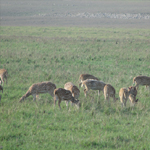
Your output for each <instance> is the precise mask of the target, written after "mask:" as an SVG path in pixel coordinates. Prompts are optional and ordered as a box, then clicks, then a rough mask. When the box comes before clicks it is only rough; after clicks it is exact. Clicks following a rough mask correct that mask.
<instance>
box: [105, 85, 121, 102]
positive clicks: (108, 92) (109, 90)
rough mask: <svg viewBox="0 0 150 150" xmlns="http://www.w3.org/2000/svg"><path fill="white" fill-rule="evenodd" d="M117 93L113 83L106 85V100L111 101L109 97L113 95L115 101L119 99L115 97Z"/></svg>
mask: <svg viewBox="0 0 150 150" xmlns="http://www.w3.org/2000/svg"><path fill="white" fill-rule="evenodd" d="M115 94H116V90H115V88H114V87H113V86H112V85H111V84H106V85H105V86H104V97H105V101H106V100H107V101H109V98H110V97H112V98H113V100H114V102H116V100H118V98H116V97H115Z"/></svg>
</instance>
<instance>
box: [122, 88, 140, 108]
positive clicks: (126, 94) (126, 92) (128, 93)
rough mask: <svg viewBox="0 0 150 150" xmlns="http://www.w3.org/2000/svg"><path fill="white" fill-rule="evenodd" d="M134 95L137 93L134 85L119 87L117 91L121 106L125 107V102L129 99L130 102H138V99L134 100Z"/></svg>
mask: <svg viewBox="0 0 150 150" xmlns="http://www.w3.org/2000/svg"><path fill="white" fill-rule="evenodd" d="M136 95H137V89H136V87H134V86H130V87H128V89H127V88H121V89H120V91H119V97H120V102H121V104H122V107H124V106H125V107H126V102H127V100H128V99H129V100H130V102H131V104H135V103H136V102H138V99H137V100H136Z"/></svg>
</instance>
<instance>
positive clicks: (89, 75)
mask: <svg viewBox="0 0 150 150" xmlns="http://www.w3.org/2000/svg"><path fill="white" fill-rule="evenodd" d="M87 79H94V80H99V79H98V78H97V77H95V76H93V75H91V74H81V75H80V76H79V87H82V86H83V85H82V81H84V80H87Z"/></svg>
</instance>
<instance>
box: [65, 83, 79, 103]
mask: <svg viewBox="0 0 150 150" xmlns="http://www.w3.org/2000/svg"><path fill="white" fill-rule="evenodd" d="M64 89H66V90H69V91H70V92H71V93H72V96H73V97H74V98H75V99H76V100H78V98H79V95H80V90H79V89H78V87H77V86H75V85H74V84H73V83H72V82H67V83H66V84H65V85H64ZM66 105H67V106H68V101H66Z"/></svg>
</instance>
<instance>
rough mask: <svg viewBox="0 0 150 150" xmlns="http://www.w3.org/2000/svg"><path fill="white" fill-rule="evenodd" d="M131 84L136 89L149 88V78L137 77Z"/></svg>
mask: <svg viewBox="0 0 150 150" xmlns="http://www.w3.org/2000/svg"><path fill="white" fill-rule="evenodd" d="M133 83H134V84H136V85H135V86H136V87H137V89H138V88H139V85H146V87H150V77H147V76H137V77H134V78H133Z"/></svg>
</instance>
